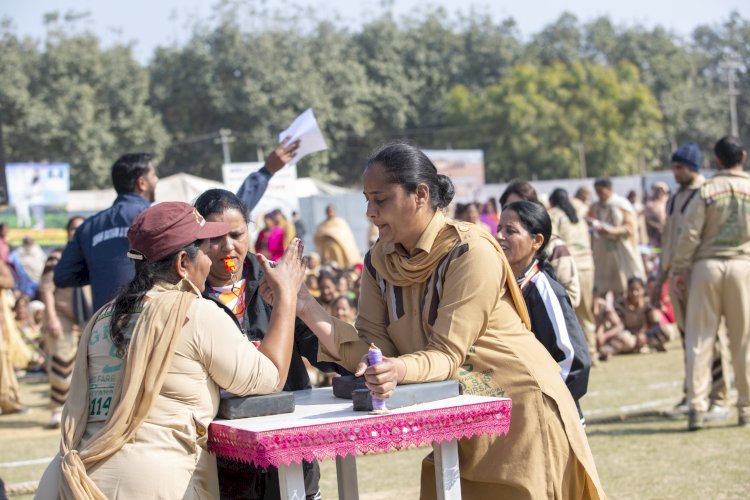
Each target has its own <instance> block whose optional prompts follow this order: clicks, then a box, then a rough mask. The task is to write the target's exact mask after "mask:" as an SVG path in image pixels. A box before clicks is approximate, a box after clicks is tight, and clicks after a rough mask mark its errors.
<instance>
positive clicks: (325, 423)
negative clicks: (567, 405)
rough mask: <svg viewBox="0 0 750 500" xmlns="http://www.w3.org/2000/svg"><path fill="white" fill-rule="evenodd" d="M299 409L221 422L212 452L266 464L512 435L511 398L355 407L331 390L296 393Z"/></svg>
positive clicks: (213, 430)
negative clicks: (375, 410)
mask: <svg viewBox="0 0 750 500" xmlns="http://www.w3.org/2000/svg"><path fill="white" fill-rule="evenodd" d="M295 405H296V409H295V411H294V413H288V414H282V415H270V416H266V417H255V418H247V419H237V420H217V421H215V422H213V423H212V424H211V426H210V428H209V439H208V446H209V450H210V451H212V452H214V453H216V454H217V455H218V456H221V457H225V458H231V459H234V460H240V461H242V462H245V463H252V464H255V465H257V466H260V467H267V466H269V465H273V466H275V467H279V466H280V465H282V464H284V465H289V464H291V463H300V462H301V461H302V460H306V461H312V460H313V459H318V460H325V459H333V458H336V457H345V456H347V455H357V454H366V453H387V452H388V451H391V450H400V449H403V448H407V447H409V446H420V445H429V444H435V443H442V442H445V441H450V440H452V439H464V438H471V437H474V436H480V435H489V434H507V433H508V429H509V428H510V414H511V406H512V405H511V401H510V399H507V398H490V397H484V396H469V395H465V396H456V397H452V398H449V399H443V400H439V401H433V402H430V403H423V404H419V405H414V406H409V407H406V408H399V409H397V410H393V411H391V412H390V413H388V414H385V415H370V414H369V413H367V412H355V411H354V410H353V409H352V403H351V401H349V400H345V399H339V398H336V397H334V396H333V393H332V391H331V389H330V388H321V389H312V390H308V391H297V392H295Z"/></svg>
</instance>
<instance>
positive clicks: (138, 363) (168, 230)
mask: <svg viewBox="0 0 750 500" xmlns="http://www.w3.org/2000/svg"><path fill="white" fill-rule="evenodd" d="M231 230H232V226H231V225H230V224H227V223H216V222H206V221H205V220H204V219H203V217H201V216H200V215H199V214H198V212H197V211H196V210H195V209H194V208H193V207H191V206H190V205H188V204H185V203H179V202H165V203H160V204H158V205H154V206H153V207H150V208H148V209H146V210H145V211H143V212H142V213H141V214H140V215H139V216H138V217H137V218H136V219H135V220H134V221H133V224H132V225H131V227H130V229H129V231H128V240H129V241H130V248H131V250H130V251H129V252H128V256H129V257H130V258H132V259H133V260H134V263H135V277H134V278H133V280H132V281H131V282H130V284H129V285H128V286H127V288H126V289H125V290H124V291H123V292H122V293H121V294H120V295H119V296H118V297H117V298H116V299H115V300H114V301H113V302H111V303H109V304H107V305H106V306H104V307H103V308H102V309H100V310H99V311H98V312H97V313H96V314H95V315H94V316H93V318H92V320H91V321H90V322H89V324H88V326H87V327H86V330H85V331H84V333H83V335H82V338H81V343H80V349H79V351H78V357H77V359H76V367H75V370H74V374H73V382H72V385H71V392H70V397H69V399H68V401H67V402H66V404H65V409H64V411H63V419H62V442H61V446H60V454H59V455H58V456H57V457H56V458H55V459H54V460H53V462H52V463H51V464H50V465H49V467H47V470H46V471H45V473H44V476H43V477H42V480H41V482H40V485H39V489H38V491H37V498H44V499H47V498H58V497H62V498H218V497H219V487H218V483H217V479H216V459H215V458H214V457H213V456H212V455H210V454H209V453H207V452H206V451H205V450H204V446H205V444H206V441H207V437H208V436H207V430H208V425H209V424H210V423H211V420H212V419H213V418H214V417H215V416H216V412H217V411H218V408H219V389H220V388H222V387H223V388H225V389H227V390H228V391H230V392H233V393H235V394H239V395H248V394H263V393H270V392H274V391H278V390H280V389H281V388H282V387H283V386H284V383H285V381H286V376H287V371H288V368H289V360H290V357H291V350H292V341H293V338H294V336H293V333H294V310H295V305H296V297H297V289H298V288H299V285H300V284H301V283H302V280H303V277H304V266H303V263H302V258H301V257H302V254H301V252H300V245H299V242H295V244H293V245H292V246H290V247H289V249H288V251H287V252H286V254H285V255H284V258H283V259H282V260H281V261H280V262H279V263H278V265H277V266H276V267H275V268H273V269H271V268H270V266H269V264H268V263H267V261H265V260H264V261H263V266H264V270H265V272H266V275H265V276H266V278H265V283H266V285H267V286H268V287H270V288H271V289H272V290H273V292H274V294H275V295H276V294H278V300H277V301H276V307H275V309H274V311H273V318H272V321H271V322H270V326H269V330H268V332H267V335H266V337H265V338H264V340H263V342H262V343H261V344H260V346H259V347H258V348H257V349H256V348H255V347H254V346H253V345H252V344H251V343H250V342H249V341H248V340H247V339H246V338H245V337H244V336H243V335H242V333H241V332H240V329H239V328H237V325H236V322H235V320H234V318H232V317H231V316H230V315H228V314H226V312H225V311H223V310H222V309H221V308H220V307H217V305H216V304H215V303H214V302H212V301H210V300H206V299H204V298H203V297H201V291H202V290H203V288H204V283H205V281H206V277H207V276H208V273H209V270H210V268H211V260H210V259H209V257H208V252H209V249H210V241H211V238H218V237H220V236H223V235H225V234H227V233H228V232H230V231H231Z"/></svg>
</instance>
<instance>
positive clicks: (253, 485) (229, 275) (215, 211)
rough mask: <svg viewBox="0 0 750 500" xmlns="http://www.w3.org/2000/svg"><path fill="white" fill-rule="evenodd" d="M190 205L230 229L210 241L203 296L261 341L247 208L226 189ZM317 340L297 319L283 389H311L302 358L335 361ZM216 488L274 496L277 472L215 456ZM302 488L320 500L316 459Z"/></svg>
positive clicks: (237, 494)
mask: <svg viewBox="0 0 750 500" xmlns="http://www.w3.org/2000/svg"><path fill="white" fill-rule="evenodd" d="M195 208H196V209H197V211H198V212H199V213H200V214H201V215H203V216H204V217H205V219H206V220H207V221H209V222H217V221H221V222H227V223H229V224H231V225H232V230H231V231H230V232H229V233H228V234H227V235H226V236H224V237H223V238H217V239H214V240H212V241H211V247H210V250H209V257H211V261H212V265H211V270H210V271H209V274H208V279H207V281H206V288H205V291H204V296H206V297H208V298H213V299H214V300H216V301H218V302H219V303H220V304H221V305H222V306H223V307H225V308H226V309H227V311H228V312H230V313H231V315H232V316H233V317H234V318H235V320H236V321H237V323H238V325H239V326H240V329H241V330H242V332H243V333H244V334H245V335H246V336H247V337H248V338H249V339H250V340H253V341H256V340H257V341H259V340H262V339H263V338H264V336H265V332H266V331H267V330H268V328H269V321H273V320H272V319H271V306H270V305H269V304H268V303H266V302H265V301H263V299H262V298H261V296H260V293H259V292H258V286H259V284H260V281H261V279H262V278H263V271H262V268H261V265H260V262H259V261H258V259H257V258H256V256H255V255H253V254H251V253H248V249H249V246H250V241H249V235H248V230H247V225H248V221H249V210H248V209H247V206H246V205H245V204H244V203H243V202H242V200H240V199H239V198H238V197H237V196H235V195H234V194H233V193H231V192H230V191H226V190H224V189H210V190H208V191H206V192H205V193H203V194H202V195H201V196H199V197H198V199H197V200H196V201H195ZM317 352H318V339H317V337H315V335H314V334H313V333H312V332H311V331H310V329H309V328H308V327H307V326H306V325H305V324H304V323H303V322H302V321H301V320H299V319H297V320H296V323H295V331H294V344H293V347H292V359H291V362H290V365H289V375H288V377H287V380H286V385H285V386H284V390H286V391H296V390H301V389H309V388H310V378H309V376H308V374H307V368H306V367H305V364H304V362H303V360H302V357H303V356H304V357H305V358H307V360H308V361H309V362H310V363H311V364H313V365H315V366H317V367H318V368H321V369H323V370H324V371H334V370H335V369H336V365H333V364H331V363H318V362H317ZM218 469H219V487H220V490H221V497H222V498H250V499H255V498H257V499H261V498H263V499H274V498H279V489H278V488H279V487H278V471H277V470H276V469H275V468H273V467H269V468H268V469H266V470H264V469H260V468H256V467H254V466H250V465H245V464H240V463H238V462H232V461H230V460H223V459H221V458H219V459H218ZM303 471H304V477H305V490H306V496H307V498H308V499H314V498H319V495H320V491H319V486H318V483H319V480H320V468H319V466H318V464H317V462H312V463H308V462H304V463H303Z"/></svg>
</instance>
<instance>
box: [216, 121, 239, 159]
mask: <svg viewBox="0 0 750 500" xmlns="http://www.w3.org/2000/svg"><path fill="white" fill-rule="evenodd" d="M230 142H234V137H232V131H231V130H229V129H228V128H223V129H221V130H219V138H218V139H214V144H221V152H222V154H223V155H224V163H232V158H231V157H230V156H229V143H230Z"/></svg>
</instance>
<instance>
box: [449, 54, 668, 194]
mask: <svg viewBox="0 0 750 500" xmlns="http://www.w3.org/2000/svg"><path fill="white" fill-rule="evenodd" d="M445 106H446V114H447V124H448V125H455V126H461V125H464V124H469V123H470V124H473V125H472V126H471V127H467V128H465V129H463V130H456V129H449V132H448V135H449V136H450V137H452V138H453V141H454V142H453V145H454V147H466V148H481V149H484V151H485V163H486V169H487V170H486V172H487V174H486V177H487V181H488V182H497V181H500V180H508V179H511V178H514V177H521V178H527V179H531V178H555V177H563V178H565V177H576V176H578V175H579V174H580V165H579V161H578V148H579V144H582V145H583V147H584V148H585V153H586V159H587V165H588V174H589V175H600V174H608V175H621V174H630V173H633V172H636V171H637V170H638V169H639V168H640V166H641V165H642V164H644V163H645V164H646V165H649V164H651V163H652V162H653V160H654V157H655V146H656V143H657V140H656V136H657V134H656V132H658V130H659V122H660V119H661V114H660V112H659V109H658V107H657V105H656V101H655V99H654V97H653V94H652V93H651V92H650V91H649V89H648V88H647V87H646V86H645V85H643V84H642V83H641V82H640V79H639V74H638V70H637V68H635V67H634V66H633V65H632V64H627V63H621V64H618V65H617V66H616V67H614V68H610V67H605V66H600V65H595V64H591V63H583V62H575V63H571V64H564V63H562V62H557V63H554V64H551V65H549V66H543V67H538V66H532V65H526V64H524V65H519V66H516V67H515V68H513V69H512V70H511V71H510V72H509V73H508V74H507V75H506V76H505V77H503V78H502V79H501V80H500V81H499V82H498V83H497V84H495V85H492V86H489V87H487V88H486V89H484V90H483V91H481V92H479V93H473V92H470V91H469V90H468V89H467V88H466V87H464V86H457V87H456V88H454V89H453V90H452V91H451V92H450V93H449V94H448V96H447V98H446V100H445ZM446 140H447V139H446Z"/></svg>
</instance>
